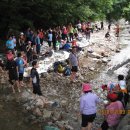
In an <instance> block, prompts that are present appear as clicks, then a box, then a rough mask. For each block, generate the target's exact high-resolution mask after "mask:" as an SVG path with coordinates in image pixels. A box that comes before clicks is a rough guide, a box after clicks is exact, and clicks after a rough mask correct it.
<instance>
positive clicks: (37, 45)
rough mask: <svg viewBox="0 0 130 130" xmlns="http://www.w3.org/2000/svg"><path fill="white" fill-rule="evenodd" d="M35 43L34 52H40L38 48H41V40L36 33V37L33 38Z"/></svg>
mask: <svg viewBox="0 0 130 130" xmlns="http://www.w3.org/2000/svg"><path fill="white" fill-rule="evenodd" d="M35 43H36V52H37V54H40V50H41V41H40V38H39V35H38V34H37V36H36V38H35Z"/></svg>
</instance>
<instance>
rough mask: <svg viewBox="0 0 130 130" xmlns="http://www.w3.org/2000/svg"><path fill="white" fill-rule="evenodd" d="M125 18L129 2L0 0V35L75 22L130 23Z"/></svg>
mask: <svg viewBox="0 0 130 130" xmlns="http://www.w3.org/2000/svg"><path fill="white" fill-rule="evenodd" d="M129 15H130V1H129V0H1V1H0V17H1V19H0V34H1V36H2V35H3V36H4V35H6V32H8V30H9V29H10V28H11V29H14V30H23V29H26V28H27V27H34V28H38V27H42V28H48V27H50V26H51V27H52V26H56V25H64V24H67V23H69V22H72V23H74V22H75V21H77V20H80V21H94V20H104V19H107V20H108V21H111V20H118V19H120V18H122V17H124V18H126V19H127V20H130V17H129Z"/></svg>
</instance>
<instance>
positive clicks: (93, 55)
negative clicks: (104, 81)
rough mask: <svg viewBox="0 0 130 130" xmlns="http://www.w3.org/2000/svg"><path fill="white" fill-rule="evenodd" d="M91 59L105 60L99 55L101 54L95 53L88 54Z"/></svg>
mask: <svg viewBox="0 0 130 130" xmlns="http://www.w3.org/2000/svg"><path fill="white" fill-rule="evenodd" d="M88 55H89V56H90V57H92V58H97V59H100V58H103V56H101V55H99V54H97V53H95V52H93V53H91V54H88Z"/></svg>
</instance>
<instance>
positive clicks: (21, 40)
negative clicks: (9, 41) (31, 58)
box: [18, 32, 26, 52]
mask: <svg viewBox="0 0 130 130" xmlns="http://www.w3.org/2000/svg"><path fill="white" fill-rule="evenodd" d="M25 40H26V38H25V36H24V33H23V32H21V33H20V36H19V40H18V43H19V49H20V51H24V52H26V43H25Z"/></svg>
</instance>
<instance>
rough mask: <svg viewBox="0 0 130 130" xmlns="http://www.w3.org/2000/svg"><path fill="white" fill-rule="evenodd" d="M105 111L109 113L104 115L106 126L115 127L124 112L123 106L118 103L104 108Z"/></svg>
mask: <svg viewBox="0 0 130 130" xmlns="http://www.w3.org/2000/svg"><path fill="white" fill-rule="evenodd" d="M106 110H107V111H108V112H109V113H108V114H107V115H106V121H107V123H108V125H109V126H115V125H117V124H118V123H119V121H120V117H121V112H123V110H124V107H123V104H122V103H121V102H120V101H116V102H112V103H110V104H109V105H108V106H107V107H106ZM122 114H123V113H122Z"/></svg>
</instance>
